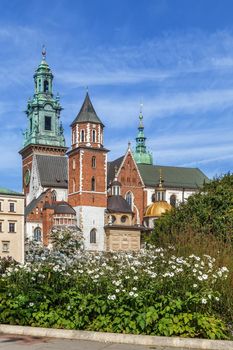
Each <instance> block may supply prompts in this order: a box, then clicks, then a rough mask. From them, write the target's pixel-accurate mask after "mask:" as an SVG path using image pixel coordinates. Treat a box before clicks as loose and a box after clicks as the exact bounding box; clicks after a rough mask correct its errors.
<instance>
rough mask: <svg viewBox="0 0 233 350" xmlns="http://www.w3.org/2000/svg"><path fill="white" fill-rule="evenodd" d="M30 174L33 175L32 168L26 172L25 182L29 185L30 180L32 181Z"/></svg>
mask: <svg viewBox="0 0 233 350" xmlns="http://www.w3.org/2000/svg"><path fill="white" fill-rule="evenodd" d="M30 175H31V173H30V170H29V169H27V170H26V171H25V174H24V183H25V185H26V186H28V185H29V182H30Z"/></svg>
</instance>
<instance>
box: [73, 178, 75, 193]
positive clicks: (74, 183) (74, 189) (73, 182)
mask: <svg viewBox="0 0 233 350" xmlns="http://www.w3.org/2000/svg"><path fill="white" fill-rule="evenodd" d="M73 192H75V179H73Z"/></svg>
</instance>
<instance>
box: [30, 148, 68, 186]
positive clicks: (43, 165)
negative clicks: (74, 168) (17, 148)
mask: <svg viewBox="0 0 233 350" xmlns="http://www.w3.org/2000/svg"><path fill="white" fill-rule="evenodd" d="M36 161H37V165H38V171H39V176H40V182H41V186H43V187H60V188H67V187H68V184H67V178H68V174H67V157H66V156H47V155H41V154H37V155H36Z"/></svg>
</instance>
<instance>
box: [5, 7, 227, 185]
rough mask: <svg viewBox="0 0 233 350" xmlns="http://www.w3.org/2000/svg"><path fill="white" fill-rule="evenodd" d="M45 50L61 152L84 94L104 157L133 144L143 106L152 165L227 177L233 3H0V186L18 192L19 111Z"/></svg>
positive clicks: (22, 122) (22, 126)
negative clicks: (97, 121) (101, 128)
mask: <svg viewBox="0 0 233 350" xmlns="http://www.w3.org/2000/svg"><path fill="white" fill-rule="evenodd" d="M43 44H45V45H46V48H47V61H48V63H49V65H50V67H51V69H52V71H53V74H54V76H55V78H54V93H56V92H57V91H58V92H59V93H60V96H61V104H62V106H63V108H64V110H63V112H62V121H63V124H64V127H65V134H66V141H67V145H68V146H70V128H69V125H70V123H71V122H72V121H73V119H74V118H75V116H76V115H77V113H78V111H79V109H80V107H81V104H82V102H83V99H84V96H85V91H86V88H85V87H86V86H88V87H89V93H90V96H91V99H92V102H93V104H94V106H95V109H96V111H97V114H98V115H99V117H100V118H101V119H102V121H103V122H104V124H105V126H106V128H105V146H106V147H107V148H108V149H110V150H111V152H110V153H109V158H110V159H114V158H116V157H118V156H121V155H122V154H124V152H125V150H126V148H127V143H128V141H129V140H130V141H131V142H132V145H134V138H135V136H136V132H137V125H138V114H139V109H140V103H141V101H142V102H143V115H144V124H145V133H146V136H147V145H148V148H149V149H150V150H151V151H152V152H153V157H154V163H155V164H162V165H177V166H191V167H199V168H200V169H201V170H203V171H204V172H205V173H206V174H207V175H208V176H210V177H213V176H215V175H219V174H222V173H225V172H228V171H232V167H233V140H232V139H233V132H232V128H233V127H232V119H233V2H232V1H231V0H229V1H228V0H205V1H203V0H144V1H139V0H98V1H97V0H96V1H95V0H85V1H83V0H76V1H72V0H69V1H67V0H64V1H63V0H56V1H53V0H47V1H44V0H40V1H34V0H31V1H26V0H18V1H17V0H11V1H9V0H8V1H5V0H1V4H0V45H1V50H0V82H1V83H0V122H1V128H0V154H1V158H0V159H1V162H0V164H1V165H0V187H1V186H4V187H8V188H11V189H15V190H21V159H20V156H19V154H18V150H19V149H20V148H21V147H22V131H23V130H24V129H25V128H26V115H25V114H24V112H23V111H24V110H25V108H26V103H27V99H28V97H30V96H32V95H33V73H34V71H35V69H36V67H37V65H38V64H39V62H40V60H41V47H42V45H43Z"/></svg>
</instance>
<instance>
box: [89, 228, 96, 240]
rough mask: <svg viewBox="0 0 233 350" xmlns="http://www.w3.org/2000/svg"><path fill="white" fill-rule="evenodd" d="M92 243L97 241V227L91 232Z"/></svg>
mask: <svg viewBox="0 0 233 350" xmlns="http://www.w3.org/2000/svg"><path fill="white" fill-rule="evenodd" d="M90 243H96V229H95V228H93V229H92V230H91V232H90Z"/></svg>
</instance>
